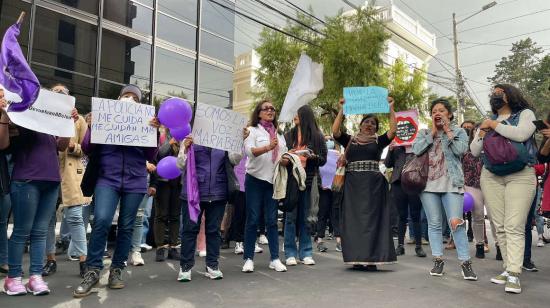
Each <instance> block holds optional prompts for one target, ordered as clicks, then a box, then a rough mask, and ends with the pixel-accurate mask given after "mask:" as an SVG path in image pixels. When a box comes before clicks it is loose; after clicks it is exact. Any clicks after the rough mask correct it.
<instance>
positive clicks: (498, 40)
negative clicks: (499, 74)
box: [440, 28, 550, 55]
mask: <svg viewBox="0 0 550 308" xmlns="http://www.w3.org/2000/svg"><path fill="white" fill-rule="evenodd" d="M548 30H550V28H545V29H541V30H537V31H532V32H527V33H522V34H518V35H514V36H509V37H505V38H501V39H497V40H493V41H489V42H486V43H480V44H477V45H473V46H468V47H464V48H459V50H466V49H471V48H475V47H479V46H483V45H485V44H488V43H496V42H501V41H505V40H509V39H513V38H516V37H521V36H525V35H529V34H534V33H540V32H545V31H548ZM452 52H453V50H448V51H445V52H442V53H440V55H445V54H449V53H452Z"/></svg>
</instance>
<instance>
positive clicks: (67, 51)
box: [32, 7, 97, 79]
mask: <svg viewBox="0 0 550 308" xmlns="http://www.w3.org/2000/svg"><path fill="white" fill-rule="evenodd" d="M34 28H35V31H36V30H38V31H37V32H35V35H34V44H33V56H32V61H33V62H38V63H41V64H46V65H49V66H52V67H58V68H61V69H63V70H68V71H74V72H77V73H81V74H85V75H90V76H93V75H94V73H95V64H96V63H95V62H96V44H97V27H96V26H95V25H92V24H89V23H86V22H83V21H80V20H77V19H74V18H71V17H68V16H65V15H61V14H58V13H56V12H53V11H50V10H48V9H44V8H40V7H37V9H36V20H35V25H34ZM55 75H56V76H58V77H61V78H66V79H70V78H71V73H68V72H65V71H56V72H55Z"/></svg>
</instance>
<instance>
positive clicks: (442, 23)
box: [235, 0, 550, 106]
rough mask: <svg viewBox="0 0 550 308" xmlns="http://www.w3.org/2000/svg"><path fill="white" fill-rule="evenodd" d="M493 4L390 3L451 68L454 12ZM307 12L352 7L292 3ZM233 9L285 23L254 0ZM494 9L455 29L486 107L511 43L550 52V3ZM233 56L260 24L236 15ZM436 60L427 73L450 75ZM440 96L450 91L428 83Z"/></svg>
mask: <svg viewBox="0 0 550 308" xmlns="http://www.w3.org/2000/svg"><path fill="white" fill-rule="evenodd" d="M263 1H264V2H267V3H270V4H274V6H276V7H277V8H279V9H281V10H283V11H285V12H286V13H288V14H291V13H292V12H293V10H292V9H291V8H290V7H289V6H288V3H285V1H284V0H263ZM491 1H492V0H461V1H456V0H393V4H394V5H396V6H397V7H398V8H399V9H401V10H402V11H404V12H405V13H407V14H408V15H409V16H411V17H412V18H414V19H416V20H418V21H419V22H420V23H421V24H422V26H423V27H425V28H426V29H428V30H430V31H431V32H432V33H434V34H435V35H437V49H438V53H437V54H436V57H437V58H438V59H439V60H440V61H441V62H442V63H445V62H446V63H449V64H451V65H454V60H453V53H452V47H453V46H452V35H451V33H452V13H453V12H455V13H456V14H457V16H458V19H459V20H460V19H462V18H465V17H467V16H469V15H471V14H474V13H475V12H477V11H479V10H481V7H482V6H483V5H485V4H487V3H489V2H491ZM290 2H292V3H294V4H296V5H298V6H300V7H302V8H307V7H308V6H311V7H312V8H313V11H314V14H315V15H316V16H318V17H319V18H321V19H324V18H325V17H326V16H334V15H335V14H337V13H338V10H339V9H344V10H348V9H351V8H350V6H349V5H347V4H346V3H345V2H344V1H342V0H290ZM349 2H351V3H353V4H355V5H363V4H364V3H365V2H364V1H362V0H349ZM390 2H391V1H390V0H378V1H376V4H379V5H385V4H388V3H390ZM236 3H237V9H239V10H242V11H243V12H249V13H253V14H254V16H255V17H257V18H259V19H262V20H269V21H270V23H272V24H277V25H280V26H282V25H284V23H285V20H284V17H282V16H280V15H278V14H277V13H274V12H272V11H269V10H268V9H266V8H262V7H261V6H260V5H259V4H258V3H255V1H253V0H237V1H236ZM497 3H498V4H497V5H496V6H495V7H492V8H490V9H488V10H486V11H484V12H481V13H479V14H478V15H476V16H474V17H472V18H470V19H468V20H466V21H464V22H463V23H461V24H460V25H459V26H458V31H459V34H458V37H459V41H460V42H461V43H460V45H459V48H460V50H459V62H460V66H461V68H462V71H463V74H464V77H465V78H466V79H467V82H468V86H469V88H470V89H471V90H470V92H472V93H473V95H474V99H476V100H477V101H479V102H480V103H482V104H484V105H485V106H487V105H488V102H487V101H488V99H487V95H488V93H489V83H488V82H487V77H488V76H491V75H492V74H493V71H494V67H495V64H496V63H498V62H499V60H500V59H501V58H502V57H504V56H506V55H508V54H509V50H510V48H511V45H512V43H513V42H516V41H518V40H520V39H524V38H527V37H531V38H532V39H533V40H534V41H535V42H537V44H538V45H539V46H540V47H542V48H544V49H545V53H550V21H549V20H550V0H497ZM235 20H236V23H235V24H236V29H235V41H236V42H235V55H237V54H240V53H242V52H246V51H249V50H250V49H251V48H253V46H255V45H257V44H258V42H257V38H258V33H259V31H260V30H261V27H262V26H261V25H258V24H256V23H254V22H252V21H249V20H246V19H244V18H240V17H236V19H235ZM446 68H447V69H449V70H450V71H451V72H453V69H452V68H450V67H447V66H442V65H441V64H440V63H439V62H438V61H436V60H432V61H431V62H430V69H429V71H430V72H432V73H435V74H438V75H441V76H446V77H453V75H451V73H449V72H448V71H447V70H446ZM430 86H431V87H432V89H433V90H434V91H435V92H436V93H439V94H441V95H448V94H449V90H447V89H444V88H442V87H440V86H437V85H434V84H430Z"/></svg>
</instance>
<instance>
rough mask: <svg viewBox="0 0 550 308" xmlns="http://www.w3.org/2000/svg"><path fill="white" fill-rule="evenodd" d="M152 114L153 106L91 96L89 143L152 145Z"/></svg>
mask: <svg viewBox="0 0 550 308" xmlns="http://www.w3.org/2000/svg"><path fill="white" fill-rule="evenodd" d="M154 116H155V107H154V106H150V105H145V104H138V103H134V102H123V101H117V100H112V99H106V98H98V97H92V143H97V144H113V145H126V146H139V147H156V146H157V129H156V128H154V127H152V126H151V125H149V122H150V121H151V119H153V117H154Z"/></svg>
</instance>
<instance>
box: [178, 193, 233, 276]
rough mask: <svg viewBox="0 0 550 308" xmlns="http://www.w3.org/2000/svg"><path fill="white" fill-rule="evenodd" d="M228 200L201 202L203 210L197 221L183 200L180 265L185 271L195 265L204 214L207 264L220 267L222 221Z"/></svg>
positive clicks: (211, 266)
mask: <svg viewBox="0 0 550 308" xmlns="http://www.w3.org/2000/svg"><path fill="white" fill-rule="evenodd" d="M226 204H227V201H225V200H221V201H212V202H201V203H200V207H201V212H200V214H199V217H198V219H197V222H196V223H195V222H194V221H192V220H191V218H189V210H188V207H187V200H182V207H181V222H182V225H183V230H182V233H181V258H180V265H181V268H182V269H183V270H184V271H188V270H190V269H191V268H192V267H193V266H194V265H195V250H196V247H197V235H198V234H199V230H200V226H201V219H202V215H204V234H205V235H206V266H208V267H210V268H217V267H218V259H219V257H220V246H221V243H222V235H221V231H220V229H221V223H222V218H223V213H224V212H225V205H226Z"/></svg>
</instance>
